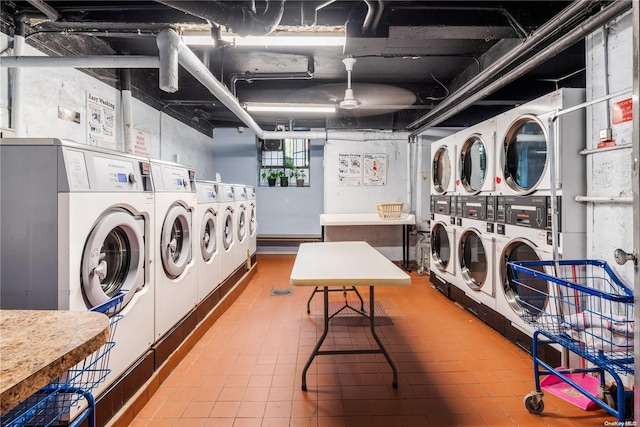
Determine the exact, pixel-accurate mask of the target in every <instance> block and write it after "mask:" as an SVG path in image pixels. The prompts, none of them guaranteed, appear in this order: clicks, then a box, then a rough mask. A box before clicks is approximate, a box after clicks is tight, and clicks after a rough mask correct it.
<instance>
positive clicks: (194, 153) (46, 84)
mask: <svg viewBox="0 0 640 427" xmlns="http://www.w3.org/2000/svg"><path fill="white" fill-rule="evenodd" d="M9 40H10V39H9V38H8V37H7V36H6V35H4V34H0V47H2V48H4V46H6V45H7V43H8V42H9ZM9 53H11V52H10V51H9ZM25 55H33V56H35V55H38V56H42V55H43V54H42V53H41V52H39V51H38V50H36V49H34V48H32V47H30V46H26V47H25ZM21 71H22V73H23V87H22V92H21V96H22V97H23V104H22V105H23V108H24V110H23V114H22V123H21V124H20V125H21V126H22V129H23V132H24V136H25V137H31V138H48V137H55V138H61V139H69V140H72V141H76V142H79V143H83V144H86V143H87V107H86V98H87V91H90V92H91V93H94V94H96V95H99V96H103V97H105V98H108V99H110V100H113V101H114V102H115V105H116V112H117V121H118V122H117V123H118V124H117V128H116V149H117V150H120V151H124V132H123V127H122V123H123V120H122V108H121V98H120V91H119V90H117V89H115V88H113V87H111V86H109V85H108V84H106V83H103V82H101V81H99V80H97V79H95V78H93V77H91V76H89V75H88V74H86V73H83V72H81V71H78V70H74V69H70V68H22V69H21ZM10 85H11V79H10V78H9V73H8V70H7V69H6V68H0V127H4V128H8V127H9V126H10V124H11V118H10V113H9V99H10V95H9V91H10V87H11V86H10ZM131 103H132V111H133V127H134V128H137V129H142V130H145V131H147V132H149V133H150V134H151V156H152V157H154V158H159V159H162V160H170V161H171V160H174V156H175V155H177V156H178V157H179V159H180V162H181V163H183V164H186V165H190V166H192V167H193V168H194V169H195V171H196V177H198V178H212V177H213V176H214V174H213V170H214V167H213V142H212V140H211V138H210V137H209V136H207V135H204V134H202V133H200V132H198V131H197V130H195V129H193V128H191V127H189V126H187V125H185V124H183V123H181V122H180V121H178V120H176V119H174V118H172V117H170V116H168V115H167V114H161V112H160V111H158V110H156V109H154V108H152V107H150V106H148V105H147V104H145V103H143V102H141V101H138V100H136V99H133V100H132V102H131ZM58 107H63V108H67V109H70V110H73V111H76V112H79V113H80V123H75V122H72V121H68V120H63V119H60V118H58Z"/></svg>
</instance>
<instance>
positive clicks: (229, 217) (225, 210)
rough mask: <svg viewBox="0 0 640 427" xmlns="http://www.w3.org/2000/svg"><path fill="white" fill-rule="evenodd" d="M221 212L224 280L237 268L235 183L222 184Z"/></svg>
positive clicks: (221, 262)
mask: <svg viewBox="0 0 640 427" xmlns="http://www.w3.org/2000/svg"><path fill="white" fill-rule="evenodd" d="M218 189H219V190H220V193H219V196H220V212H221V213H222V222H221V225H222V230H221V232H220V235H221V240H222V246H221V247H220V281H221V282H224V281H225V280H227V279H228V278H229V276H231V275H232V274H233V272H234V271H235V269H236V265H235V261H236V251H235V250H236V224H235V223H236V219H235V211H236V202H235V198H234V195H233V184H222V183H221V184H220V185H219V186H218Z"/></svg>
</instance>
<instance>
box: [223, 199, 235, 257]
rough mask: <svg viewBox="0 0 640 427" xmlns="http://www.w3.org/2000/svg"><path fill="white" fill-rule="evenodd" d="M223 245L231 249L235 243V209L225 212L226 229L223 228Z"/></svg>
mask: <svg viewBox="0 0 640 427" xmlns="http://www.w3.org/2000/svg"><path fill="white" fill-rule="evenodd" d="M222 231H223V233H222V245H223V246H224V250H225V251H227V252H228V251H229V250H230V249H231V246H232V245H233V211H232V210H231V209H227V210H226V211H225V213H224V229H223V230H222Z"/></svg>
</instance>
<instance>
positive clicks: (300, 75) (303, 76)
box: [229, 56, 315, 96]
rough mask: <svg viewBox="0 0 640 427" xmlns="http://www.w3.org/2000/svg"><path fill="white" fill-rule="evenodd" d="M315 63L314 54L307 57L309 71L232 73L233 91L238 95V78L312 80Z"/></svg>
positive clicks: (247, 79)
mask: <svg viewBox="0 0 640 427" xmlns="http://www.w3.org/2000/svg"><path fill="white" fill-rule="evenodd" d="M314 72H315V65H314V59H313V56H310V57H308V58H307V71H301V72H297V73H251V72H246V73H242V74H231V77H230V78H229V81H230V83H231V93H232V94H233V95H234V96H235V95H236V83H237V82H238V80H244V81H246V82H251V81H252V80H310V79H312V78H313V74H314Z"/></svg>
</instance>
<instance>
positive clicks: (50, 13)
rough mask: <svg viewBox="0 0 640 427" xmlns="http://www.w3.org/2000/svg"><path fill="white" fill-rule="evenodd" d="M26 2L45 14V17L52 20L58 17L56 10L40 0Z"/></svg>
mask: <svg viewBox="0 0 640 427" xmlns="http://www.w3.org/2000/svg"><path fill="white" fill-rule="evenodd" d="M27 3H29V4H30V5H31V6H33V7H35V8H36V9H38V10H39V11H40V12H42V13H44V14H45V15H47V18H49V19H50V20H52V21H57V20H58V19H59V18H60V14H59V13H58V11H57V10H55V9H54V8H53V7H51V6H49V5H48V4H47V3H45V2H44V1H42V0H27Z"/></svg>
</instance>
